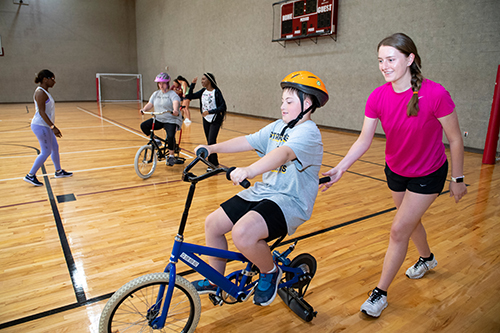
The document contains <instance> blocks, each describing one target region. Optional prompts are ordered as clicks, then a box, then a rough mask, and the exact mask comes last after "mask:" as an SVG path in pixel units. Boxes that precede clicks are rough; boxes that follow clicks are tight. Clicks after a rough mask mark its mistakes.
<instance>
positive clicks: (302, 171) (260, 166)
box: [193, 71, 328, 306]
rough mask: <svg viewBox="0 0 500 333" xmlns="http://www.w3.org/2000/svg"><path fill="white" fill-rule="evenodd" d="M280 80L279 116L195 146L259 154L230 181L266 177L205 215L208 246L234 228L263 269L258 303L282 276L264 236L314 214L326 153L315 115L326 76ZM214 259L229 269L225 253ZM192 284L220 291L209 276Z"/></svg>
mask: <svg viewBox="0 0 500 333" xmlns="http://www.w3.org/2000/svg"><path fill="white" fill-rule="evenodd" d="M281 87H282V88H283V94H282V104H281V115H282V119H280V120H277V121H275V122H273V123H271V124H269V125H267V126H265V127H264V128H262V129H261V130H260V131H258V132H256V133H254V134H250V135H247V136H240V137H237V138H234V139H231V140H228V141H225V142H222V143H218V144H214V145H209V146H203V145H202V146H198V147H197V148H196V150H197V149H199V148H201V147H204V148H206V149H207V150H208V154H215V153H236V152H243V151H250V150H255V151H257V154H258V155H259V156H260V157H261V159H259V160H258V161H256V162H255V163H253V164H251V165H250V166H248V167H242V168H236V169H235V170H234V171H233V172H232V173H231V180H232V181H233V183H234V184H239V183H240V182H241V181H243V180H244V179H252V178H254V177H256V176H258V175H261V174H262V182H257V183H255V184H254V186H252V187H250V188H249V189H246V190H243V191H241V192H240V193H238V194H237V195H236V196H234V197H233V198H231V199H229V200H228V201H226V202H224V203H222V204H221V205H220V208H218V209H217V210H216V211H214V212H213V213H211V214H210V215H209V216H208V217H207V218H206V221H205V240H206V245H207V246H210V247H214V248H218V249H222V250H227V249H228V244H227V240H226V237H225V234H226V233H228V232H229V231H232V238H233V242H234V244H235V246H236V247H237V248H238V250H239V251H240V252H241V253H242V254H243V255H244V256H245V257H246V258H248V259H249V260H250V261H251V262H253V263H254V264H255V265H256V266H257V267H258V268H259V270H260V277H259V281H258V284H257V287H256V288H255V295H254V299H253V302H254V304H257V305H261V306H266V305H269V304H271V302H272V301H273V300H274V298H275V297H276V293H277V290H278V284H279V281H280V279H281V276H282V271H281V269H280V267H279V266H278V265H276V264H275V263H274V261H273V258H272V254H271V251H270V249H269V246H268V244H267V242H269V241H271V240H273V239H276V238H279V237H281V236H283V235H286V234H289V235H291V234H293V233H294V232H295V231H296V229H297V227H298V226H299V225H301V224H302V223H304V222H305V221H306V220H308V219H309V218H310V217H311V214H312V210H313V206H314V201H315V199H316V195H317V193H318V181H319V177H318V174H319V170H320V166H321V162H322V157H323V143H322V141H321V133H320V131H319V129H318V127H317V126H316V124H315V123H314V122H313V121H312V120H311V114H312V113H313V112H314V111H315V110H316V108H318V107H321V106H323V105H325V103H326V102H327V101H328V91H327V90H326V88H325V86H324V84H323V82H322V81H321V79H319V78H318V77H317V76H315V75H314V74H312V73H310V72H307V71H299V72H294V73H291V74H289V75H288V76H287V77H285V78H284V79H283V81H281ZM209 263H210V265H211V266H212V267H214V268H215V269H216V270H217V271H218V272H220V273H221V274H224V271H225V267H226V260H225V259H222V258H214V257H210V258H209ZM193 284H194V286H195V288H196V290H197V291H198V292H199V293H200V294H204V293H215V292H216V291H217V286H216V285H213V284H212V283H211V282H210V281H208V280H206V279H205V280H198V281H194V282H193Z"/></svg>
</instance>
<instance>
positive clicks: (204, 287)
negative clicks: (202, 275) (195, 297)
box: [191, 279, 217, 295]
mask: <svg viewBox="0 0 500 333" xmlns="http://www.w3.org/2000/svg"><path fill="white" fill-rule="evenodd" d="M191 283H192V284H193V286H194V287H195V289H196V291H197V292H198V294H200V295H203V294H215V293H217V286H216V285H213V284H211V283H210V282H209V281H208V280H207V279H205V280H196V281H193V282H191Z"/></svg>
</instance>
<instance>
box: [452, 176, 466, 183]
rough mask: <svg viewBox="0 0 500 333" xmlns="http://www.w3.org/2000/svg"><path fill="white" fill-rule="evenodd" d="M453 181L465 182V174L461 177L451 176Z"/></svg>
mask: <svg viewBox="0 0 500 333" xmlns="http://www.w3.org/2000/svg"><path fill="white" fill-rule="evenodd" d="M451 181H452V182H455V183H463V182H464V176H461V177H456V178H455V177H451Z"/></svg>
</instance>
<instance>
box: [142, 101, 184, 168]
mask: <svg viewBox="0 0 500 333" xmlns="http://www.w3.org/2000/svg"><path fill="white" fill-rule="evenodd" d="M180 110H182V108H180ZM180 110H179V112H180ZM167 112H170V111H163V112H148V111H142V113H143V114H151V115H152V116H153V123H152V124H151V134H150V135H149V142H148V144H149V145H151V146H153V153H154V150H157V151H158V154H159V155H158V157H159V158H160V160H161V159H163V158H165V156H166V155H167V152H168V151H169V149H168V148H167V140H166V139H163V138H161V137H159V136H156V135H155V123H156V115H158V114H163V113H167ZM179 132H180V133H179V142H178V143H177V146H176V147H175V153H176V154H178V153H179V152H180V147H179V145H180V142H181V138H182V128H181V130H180V131H179ZM156 140H160V141H161V142H162V143H163V148H160V146H159V145H158V142H157V141H156ZM152 160H153V156H151V159H150V161H149V162H152Z"/></svg>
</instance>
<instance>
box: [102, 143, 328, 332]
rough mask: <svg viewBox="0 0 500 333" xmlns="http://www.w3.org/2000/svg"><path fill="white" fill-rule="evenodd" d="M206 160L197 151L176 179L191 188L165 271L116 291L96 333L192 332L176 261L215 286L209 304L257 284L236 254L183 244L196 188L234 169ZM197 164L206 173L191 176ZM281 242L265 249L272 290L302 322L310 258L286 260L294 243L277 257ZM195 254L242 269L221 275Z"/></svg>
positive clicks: (195, 301) (191, 311)
mask: <svg viewBox="0 0 500 333" xmlns="http://www.w3.org/2000/svg"><path fill="white" fill-rule="evenodd" d="M206 156H207V150H206V149H204V148H201V149H198V151H197V157H196V158H195V159H194V160H193V161H192V162H191V163H190V164H189V165H188V166H187V167H186V168H185V169H184V172H183V176H182V179H183V180H184V181H186V182H190V183H191V185H190V188H189V192H188V195H187V198H186V203H185V207H184V212H183V215H182V218H181V222H180V225H179V230H178V234H177V236H176V237H175V241H174V246H173V249H172V253H171V255H170V262H169V263H168V265H167V267H166V268H165V271H164V272H163V273H152V274H147V275H143V276H140V277H138V278H136V279H134V280H132V281H130V282H128V283H127V284H125V285H124V286H122V287H121V288H120V289H118V290H117V291H116V292H115V293H114V294H113V296H112V297H111V299H110V300H109V301H108V302H107V304H106V306H105V307H104V309H103V311H102V314H101V318H100V322H99V332H100V333H112V332H113V333H116V332H146V331H148V332H152V331H153V330H157V331H159V332H167V331H168V332H193V331H194V330H195V328H196V326H197V325H198V321H199V319H200V314H201V301H200V296H199V295H198V293H197V291H196V289H195V288H194V286H193V285H192V284H191V282H189V281H188V280H186V279H185V278H183V277H181V276H180V275H177V263H178V261H179V260H180V261H182V262H183V263H185V264H186V265H188V266H189V267H191V268H192V269H194V270H195V271H197V272H198V273H200V274H201V275H203V276H204V277H205V278H207V279H209V280H210V281H212V282H213V283H215V284H216V285H217V286H218V289H217V292H216V294H210V295H209V298H210V300H211V301H212V303H213V304H214V305H223V304H224V303H226V304H234V303H238V302H244V301H246V300H248V299H249V298H250V296H252V294H253V292H254V288H255V286H256V284H257V280H258V279H255V280H254V279H253V277H255V276H256V275H257V274H258V268H257V267H256V266H255V265H253V264H252V263H251V262H249V261H248V259H246V258H245V257H244V256H243V255H242V254H241V253H238V252H232V251H226V250H220V249H215V248H211V247H207V246H200V245H195V244H190V243H185V242H184V236H183V234H184V229H185V227H186V221H187V218H188V213H189V209H190V206H191V202H192V199H193V197H194V192H195V188H196V184H197V183H198V182H199V181H201V180H204V179H207V178H209V177H212V176H215V175H217V174H219V173H222V172H225V173H226V177H227V178H228V179H230V176H229V174H230V173H231V171H233V170H234V167H233V168H229V169H226V168H216V167H215V166H214V165H212V164H211V163H210V162H208V161H207V160H206V159H205V157H206ZM199 162H202V163H204V164H206V165H207V166H208V167H209V168H211V171H209V172H207V173H205V174H202V175H200V176H196V175H194V174H193V173H191V172H190V170H191V169H192V168H193V166H195V165H196V164H197V163H199ZM327 181H329V177H325V178H322V179H321V180H320V182H327ZM240 185H242V186H243V187H248V186H250V183H249V182H248V180H245V181H244V182H242V183H240ZM283 238H284V236H283V237H281V238H280V239H278V240H276V241H275V243H274V244H273V245H272V246H271V251H272V253H273V259H274V261H275V263H276V264H277V265H279V266H280V267H281V269H282V271H283V273H284V274H283V276H282V278H281V280H280V284H279V286H278V288H279V290H278V295H279V296H280V297H281V298H282V300H283V301H284V302H285V304H286V305H287V306H289V307H290V309H291V310H293V311H294V312H295V313H296V314H297V315H299V316H300V317H301V318H302V319H303V320H305V321H306V322H308V321H311V320H312V319H313V318H314V317H315V316H316V313H317V312H316V311H314V309H313V308H312V306H311V305H309V304H308V303H307V302H306V301H305V300H304V295H305V293H306V291H307V289H308V287H309V284H310V283H311V280H312V278H313V277H314V274H315V273H316V259H315V258H314V257H313V256H312V255H310V254H307V253H303V254H300V255H298V256H297V257H295V258H294V259H293V260H290V259H288V255H289V254H290V253H291V252H292V251H293V250H294V249H295V246H296V244H297V241H295V243H293V244H292V245H291V246H290V247H289V248H288V249H287V250H285V251H284V252H282V253H280V252H278V251H274V248H276V247H277V246H278V245H279V243H280V242H281V241H282V240H283ZM199 255H207V256H214V257H219V258H225V259H228V260H230V261H240V262H242V263H243V264H245V267H244V268H243V269H240V270H237V271H234V272H232V273H230V274H229V275H227V276H224V275H222V274H220V273H219V272H217V271H216V270H215V269H214V268H212V267H211V266H210V265H209V264H207V263H206V262H205V261H203V260H202V259H200V257H199Z"/></svg>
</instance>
